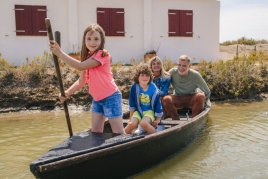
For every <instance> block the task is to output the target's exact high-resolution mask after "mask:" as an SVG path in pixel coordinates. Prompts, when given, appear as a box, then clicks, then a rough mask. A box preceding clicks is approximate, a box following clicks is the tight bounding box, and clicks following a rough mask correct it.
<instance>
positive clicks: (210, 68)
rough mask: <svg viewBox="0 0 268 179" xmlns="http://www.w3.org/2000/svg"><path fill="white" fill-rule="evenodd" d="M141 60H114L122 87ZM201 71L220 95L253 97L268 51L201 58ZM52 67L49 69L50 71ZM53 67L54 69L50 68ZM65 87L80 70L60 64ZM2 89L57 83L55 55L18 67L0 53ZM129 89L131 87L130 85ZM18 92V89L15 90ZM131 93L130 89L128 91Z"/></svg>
mask: <svg viewBox="0 0 268 179" xmlns="http://www.w3.org/2000/svg"><path fill="white" fill-rule="evenodd" d="M141 61H142V60H136V59H130V61H129V63H126V64H123V63H121V62H117V63H113V64H112V65H111V70H112V73H113V75H114V78H115V82H116V83H117V85H118V86H119V88H121V87H122V88H123V87H129V86H130V85H131V84H132V83H133V80H132V71H133V69H134V68H135V67H136V66H137V65H138V64H139V63H140V62H141ZM163 64H164V68H165V70H166V71H168V70H169V69H171V68H173V67H174V66H176V63H175V62H173V61H172V60H170V59H167V58H164V59H163ZM194 68H195V69H196V70H197V71H199V72H200V74H201V75H202V76H203V78H204V79H205V81H206V82H207V84H208V86H209V88H210V89H211V92H212V97H214V98H217V99H230V98H252V97H254V96H256V95H258V94H260V93H261V92H267V91H268V70H267V69H268V54H267V53H263V52H262V51H258V52H251V53H250V54H249V55H243V56H239V57H235V58H234V59H233V60H229V61H222V60H219V61H216V62H207V61H205V60H202V61H201V62H200V63H198V64H197V65H195V66H194ZM49 71H50V73H49ZM51 71H52V72H51ZM61 71H62V78H63V83H64V87H65V88H68V87H69V86H70V85H71V84H73V83H74V82H75V81H76V80H77V79H78V78H79V72H78V71H77V70H74V69H72V68H70V67H69V66H68V65H64V64H62V65H61ZM0 82H1V86H0V92H1V93H2V94H4V93H11V92H12V91H13V92H14V91H15V90H17V91H21V89H20V88H25V90H26V91H27V89H34V88H46V87H47V86H49V85H52V87H51V88H56V86H57V76H56V75H55V72H54V67H53V61H52V56H51V54H50V53H48V52H44V54H43V55H41V56H39V57H36V58H35V59H34V60H32V61H30V60H29V59H26V62H25V64H23V65H21V66H18V67H15V66H14V65H13V64H8V62H7V60H5V59H3V58H2V56H1V54H0ZM127 89H128V88H127ZM14 93H15V92H14ZM125 93H126V94H127V93H128V92H127V91H126V92H125Z"/></svg>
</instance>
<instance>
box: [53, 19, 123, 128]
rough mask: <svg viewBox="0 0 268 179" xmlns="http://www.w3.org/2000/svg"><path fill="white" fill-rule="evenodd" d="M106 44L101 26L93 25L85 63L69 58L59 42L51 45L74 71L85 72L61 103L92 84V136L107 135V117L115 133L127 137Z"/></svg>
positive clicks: (85, 46)
mask: <svg viewBox="0 0 268 179" xmlns="http://www.w3.org/2000/svg"><path fill="white" fill-rule="evenodd" d="M104 44H105V33H104V31H103V29H102V27H101V26H99V25H97V24H91V25H90V26H89V27H87V28H86V30H85V31H84V35H83V40H82V50H81V61H78V60H76V59H74V58H72V57H70V56H68V55H67V54H66V53H64V52H63V51H62V50H61V48H60V47H59V45H58V44H57V42H55V41H51V45H50V50H51V52H52V53H54V54H55V55H57V56H58V57H59V58H61V59H62V60H63V61H64V62H66V63H67V64H68V65H70V66H71V67H73V68H75V69H77V70H79V71H81V73H80V78H79V79H78V80H77V81H76V82H75V83H74V84H73V85H72V86H71V87H70V88H69V89H67V90H66V91H65V96H66V98H65V97H62V96H60V100H61V102H63V101H65V100H66V99H67V98H68V97H69V96H70V95H71V94H72V93H74V92H75V91H77V90H79V89H81V88H82V87H83V86H84V85H85V83H88V90H89V93H90V94H91V95H92V97H93V100H92V106H91V112H92V113H91V114H92V115H91V119H92V128H91V132H99V133H103V127H104V122H105V117H107V118H108V119H109V122H110V124H111V127H112V130H113V133H124V128H123V120H122V94H121V92H120V91H119V89H118V87H117V86H116V84H115V82H114V79H113V75H112V72H111V68H110V54H109V53H106V55H103V49H104ZM106 52H107V51H106ZM104 54H105V52H104Z"/></svg>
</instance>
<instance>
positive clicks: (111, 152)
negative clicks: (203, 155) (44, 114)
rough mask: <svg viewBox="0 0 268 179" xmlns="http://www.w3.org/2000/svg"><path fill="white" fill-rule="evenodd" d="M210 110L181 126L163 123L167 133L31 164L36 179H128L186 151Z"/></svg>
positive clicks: (171, 122) (163, 132) (172, 122)
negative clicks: (57, 159)
mask: <svg viewBox="0 0 268 179" xmlns="http://www.w3.org/2000/svg"><path fill="white" fill-rule="evenodd" d="M208 111H209V109H206V110H205V111H203V112H202V113H201V114H199V115H198V116H196V117H195V118H192V119H190V120H189V121H185V122H183V123H181V124H180V123H179V122H178V121H163V124H164V125H165V126H169V127H168V128H167V129H165V130H163V131H160V132H157V133H155V134H151V135H145V136H143V137H141V138H138V139H135V140H132V141H129V142H126V143H121V144H118V145H115V146H111V147H107V148H103V149H100V150H97V151H93V152H89V153H85V154H82V155H80V156H74V157H72V158H69V159H63V160H61V161H54V162H51V163H47V164H38V165H36V164H31V165H30V169H31V171H32V173H33V174H34V175H35V177H36V178H42V179H57V178H64V179H69V178H70V179H73V178H79V179H84V178H85V179H88V178H94V179H96V178H102V179H103V178H109V179H111V178H115V179H120V178H126V177H129V176H132V175H135V174H137V173H139V172H141V171H144V170H146V169H148V168H149V167H151V166H153V165H156V164H158V163H160V162H161V161H164V160H166V159H167V158H169V157H171V156H173V155H174V154H176V153H178V152H179V151H181V150H182V149H184V148H185V147H186V146H187V145H188V144H189V143H190V142H191V141H193V139H194V138H196V137H197V136H198V134H199V133H200V131H202V129H203V128H204V126H205V124H206V122H207V115H208Z"/></svg>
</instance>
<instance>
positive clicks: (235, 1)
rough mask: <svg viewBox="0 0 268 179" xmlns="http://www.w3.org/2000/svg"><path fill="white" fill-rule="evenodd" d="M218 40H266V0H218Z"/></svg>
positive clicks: (267, 3)
mask: <svg viewBox="0 0 268 179" xmlns="http://www.w3.org/2000/svg"><path fill="white" fill-rule="evenodd" d="M220 2H221V13H220V42H224V41H227V40H237V39H238V38H241V37H246V38H253V39H255V40H261V39H266V40H268V0H220Z"/></svg>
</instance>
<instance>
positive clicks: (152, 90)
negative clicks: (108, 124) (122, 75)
mask: <svg viewBox="0 0 268 179" xmlns="http://www.w3.org/2000/svg"><path fill="white" fill-rule="evenodd" d="M152 80H153V72H152V70H151V69H150V66H149V65H148V64H147V63H141V64H139V65H138V66H137V68H136V71H135V73H134V81H135V83H134V84H133V85H132V87H131V90H130V96H129V110H130V121H129V123H128V125H127V126H126V127H125V132H126V133H127V134H129V133H131V132H132V130H134V129H136V128H137V127H138V125H139V124H140V126H141V127H142V128H143V129H144V130H145V131H147V132H148V133H149V134H152V133H155V132H156V128H157V126H158V123H159V122H160V119H161V116H162V105H161V101H160V94H159V91H158V89H157V87H156V86H155V84H154V83H152Z"/></svg>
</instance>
